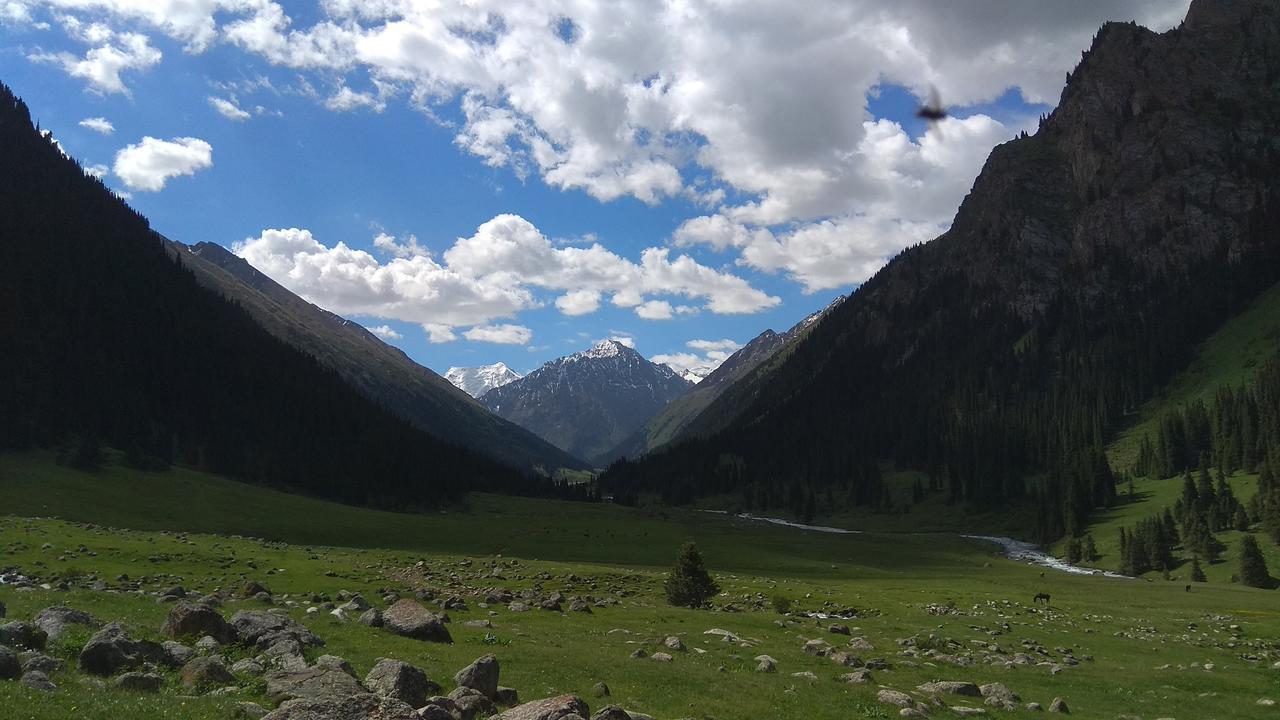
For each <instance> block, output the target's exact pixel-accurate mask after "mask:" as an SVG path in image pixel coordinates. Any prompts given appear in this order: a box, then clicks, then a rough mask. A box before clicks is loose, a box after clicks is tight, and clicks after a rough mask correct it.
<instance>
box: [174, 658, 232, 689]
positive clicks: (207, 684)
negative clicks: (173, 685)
mask: <svg viewBox="0 0 1280 720" xmlns="http://www.w3.org/2000/svg"><path fill="white" fill-rule="evenodd" d="M178 679H179V681H180V682H181V683H182V685H183V687H187V688H190V689H192V690H197V691H205V690H209V689H211V688H214V687H217V686H220V685H227V684H230V683H233V682H235V681H236V677H235V676H234V675H232V674H231V671H230V670H228V669H227V666H226V665H223V664H222V659H221V658H217V657H207V656H202V657H198V658H195V659H194V660H192V661H191V662H188V663H187V664H186V665H183V666H182V670H181V671H180V672H179V673H178Z"/></svg>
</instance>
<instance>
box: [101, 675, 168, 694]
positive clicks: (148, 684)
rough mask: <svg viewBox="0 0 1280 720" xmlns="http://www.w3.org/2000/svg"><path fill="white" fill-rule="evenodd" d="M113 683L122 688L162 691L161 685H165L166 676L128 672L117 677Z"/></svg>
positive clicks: (139, 690)
mask: <svg viewBox="0 0 1280 720" xmlns="http://www.w3.org/2000/svg"><path fill="white" fill-rule="evenodd" d="M112 684H113V685H115V686H116V687H118V688H120V689H121V690H132V691H134V692H160V687H161V686H162V685H164V678H162V677H160V676H159V675H157V674H155V673H148V672H127V673H125V674H123V675H121V676H120V677H118V678H116V679H115V680H114V681H113V683H112Z"/></svg>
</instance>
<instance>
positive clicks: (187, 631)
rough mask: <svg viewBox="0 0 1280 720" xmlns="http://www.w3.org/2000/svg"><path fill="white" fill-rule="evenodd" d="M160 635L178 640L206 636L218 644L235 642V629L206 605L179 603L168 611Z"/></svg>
mask: <svg viewBox="0 0 1280 720" xmlns="http://www.w3.org/2000/svg"><path fill="white" fill-rule="evenodd" d="M160 634H161V635H164V636H165V637H171V638H174V639H180V638H184V637H204V636H208V637H211V638H213V639H214V640H217V641H218V642H220V643H229V642H235V639H236V631H235V628H233V627H231V626H230V625H228V624H227V621H226V620H224V619H223V618H222V616H221V615H219V614H218V611H217V610H214V609H213V608H211V607H209V606H207V605H197V604H195V603H189V602H180V603H178V604H177V605H174V606H173V607H172V608H170V609H169V615H168V617H166V618H165V620H164V625H161V626H160Z"/></svg>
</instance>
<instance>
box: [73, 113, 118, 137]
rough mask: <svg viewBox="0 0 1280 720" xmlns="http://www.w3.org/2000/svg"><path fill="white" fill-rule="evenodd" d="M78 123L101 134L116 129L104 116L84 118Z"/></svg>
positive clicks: (107, 133) (106, 133) (109, 132)
mask: <svg viewBox="0 0 1280 720" xmlns="http://www.w3.org/2000/svg"><path fill="white" fill-rule="evenodd" d="M79 125H80V127H82V128H88V129H90V130H92V131H94V132H96V133H100V134H102V135H110V134H111V133H113V132H115V131H116V126H115V125H112V124H111V121H110V120H108V119H106V118H104V117H94V118H85V119H83V120H81V121H80V122H79Z"/></svg>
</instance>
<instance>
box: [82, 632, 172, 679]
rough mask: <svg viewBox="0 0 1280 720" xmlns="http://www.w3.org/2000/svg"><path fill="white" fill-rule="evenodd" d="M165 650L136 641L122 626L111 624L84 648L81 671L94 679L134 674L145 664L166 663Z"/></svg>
mask: <svg viewBox="0 0 1280 720" xmlns="http://www.w3.org/2000/svg"><path fill="white" fill-rule="evenodd" d="M168 659H169V658H168V655H166V654H165V651H164V648H162V647H160V646H159V645H157V644H155V643H153V642H151V641H149V640H134V639H133V638H131V637H129V634H128V633H127V632H125V629H124V626H122V625H121V624H120V623H114V622H113V623H110V624H108V625H106V626H105V627H103V628H102V629H101V630H99V631H98V632H96V633H94V635H93V637H91V638H89V642H88V643H86V644H85V646H84V649H83V650H81V651H80V669H81V670H83V671H84V672H87V673H89V674H91V675H115V674H116V673H118V672H120V671H121V670H133V669H136V668H139V667H141V666H142V665H143V664H144V663H148V662H154V663H165V662H167V661H168Z"/></svg>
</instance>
